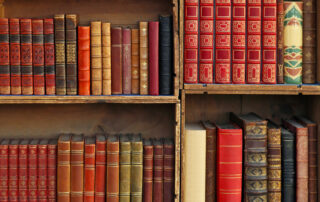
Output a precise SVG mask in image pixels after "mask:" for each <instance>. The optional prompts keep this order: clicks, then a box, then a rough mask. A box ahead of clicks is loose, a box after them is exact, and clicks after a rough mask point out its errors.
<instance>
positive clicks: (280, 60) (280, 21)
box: [277, 0, 284, 83]
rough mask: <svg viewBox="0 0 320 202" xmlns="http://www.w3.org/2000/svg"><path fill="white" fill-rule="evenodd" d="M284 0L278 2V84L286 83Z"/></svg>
mask: <svg viewBox="0 0 320 202" xmlns="http://www.w3.org/2000/svg"><path fill="white" fill-rule="evenodd" d="M283 21H284V10H283V0H277V33H278V35H277V79H278V83H284V79H283V65H284V63H283V40H284V37H283V36H284V33H283V31H284V30H283Z"/></svg>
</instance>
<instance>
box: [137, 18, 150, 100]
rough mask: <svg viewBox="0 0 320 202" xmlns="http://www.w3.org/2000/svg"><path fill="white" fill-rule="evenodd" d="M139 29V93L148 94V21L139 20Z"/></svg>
mask: <svg viewBox="0 0 320 202" xmlns="http://www.w3.org/2000/svg"><path fill="white" fill-rule="evenodd" d="M139 30H140V32H139V33H140V35H139V39H140V95H148V86H149V85H148V82H149V78H148V76H149V63H148V22H139Z"/></svg>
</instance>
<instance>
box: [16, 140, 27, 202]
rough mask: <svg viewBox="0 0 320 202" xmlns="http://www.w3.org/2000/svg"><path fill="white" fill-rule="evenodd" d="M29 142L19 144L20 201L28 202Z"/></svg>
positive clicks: (24, 141) (23, 141)
mask: <svg viewBox="0 0 320 202" xmlns="http://www.w3.org/2000/svg"><path fill="white" fill-rule="evenodd" d="M28 143H29V141H28V140H22V141H21V142H20V144H19V166H18V167H19V171H18V172H19V174H18V175H19V193H18V196H19V201H21V202H27V201H28Z"/></svg>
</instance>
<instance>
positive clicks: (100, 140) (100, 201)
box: [95, 134, 107, 202]
mask: <svg viewBox="0 0 320 202" xmlns="http://www.w3.org/2000/svg"><path fill="white" fill-rule="evenodd" d="M106 144H107V140H106V137H105V136H104V135H102V134H101V135H97V136H96V175H95V176H96V182H95V202H105V201H106V199H105V197H106V196H105V191H106V188H105V187H106Z"/></svg>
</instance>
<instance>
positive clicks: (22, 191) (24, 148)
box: [1, 140, 29, 202]
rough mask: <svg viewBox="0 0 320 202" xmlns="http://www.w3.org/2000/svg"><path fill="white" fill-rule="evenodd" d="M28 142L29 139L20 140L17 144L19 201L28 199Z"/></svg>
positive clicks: (25, 201) (24, 201)
mask: <svg viewBox="0 0 320 202" xmlns="http://www.w3.org/2000/svg"><path fill="white" fill-rule="evenodd" d="M28 144H29V140H21V141H20V143H19V146H18V147H19V154H18V156H19V162H18V168H19V170H18V176H19V177H18V180H19V182H18V184H19V191H18V197H19V201H21V202H27V201H28ZM1 165H3V164H1Z"/></svg>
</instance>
